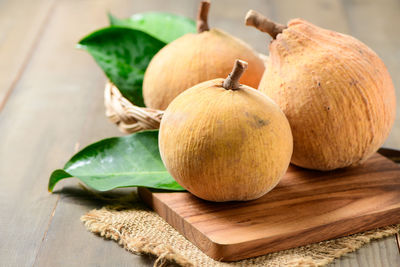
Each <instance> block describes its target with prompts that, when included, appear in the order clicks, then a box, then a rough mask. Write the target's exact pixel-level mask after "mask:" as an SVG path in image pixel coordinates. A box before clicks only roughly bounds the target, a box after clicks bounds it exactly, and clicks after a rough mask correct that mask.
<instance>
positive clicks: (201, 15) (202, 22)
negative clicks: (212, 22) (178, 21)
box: [197, 1, 210, 33]
mask: <svg viewBox="0 0 400 267" xmlns="http://www.w3.org/2000/svg"><path fill="white" fill-rule="evenodd" d="M209 10H210V2H209V1H201V2H200V6H199V11H198V13H197V32H198V33H202V32H204V31H208V30H209V29H210V28H209V27H208V11H209Z"/></svg>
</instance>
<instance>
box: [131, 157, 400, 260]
mask: <svg viewBox="0 0 400 267" xmlns="http://www.w3.org/2000/svg"><path fill="white" fill-rule="evenodd" d="M139 193H140V195H141V196H142V199H143V200H144V201H145V202H146V203H147V204H148V205H149V206H151V207H153V208H154V210H155V211H156V212H157V213H158V214H159V215H160V216H161V217H163V218H164V219H165V220H166V221H167V222H168V223H169V224H171V225H172V226H173V227H174V228H175V229H176V230H177V231H178V232H180V233H181V234H183V235H184V236H185V237H186V238H187V239H188V240H190V241H191V242H193V243H194V244H196V245H197V246H198V247H199V248H200V249H201V250H202V251H203V252H204V253H206V254H207V255H209V256H210V257H212V258H213V259H217V260H223V261H235V260H241V259H245V258H249V257H254V256H259V255H264V254H266V253H270V252H275V251H280V250H285V249H289V248H293V247H297V246H302V245H307V244H311V243H316V242H320V241H323V240H328V239H332V238H336V237H340V236H346V235H349V234H354V233H358V232H362V231H366V230H370V229H374V228H377V227H382V226H387V225H391V224H394V223H398V222H400V166H397V165H396V164H395V163H394V162H392V161H391V160H388V159H386V158H385V157H383V156H381V155H378V154H375V155H374V156H373V157H372V158H370V159H369V160H367V161H366V162H365V163H364V164H363V165H361V166H359V167H356V168H348V169H345V170H336V171H331V172H317V171H309V170H305V169H301V168H297V167H294V166H290V167H289V170H288V172H287V173H286V174H285V175H284V177H283V178H282V180H281V181H280V182H279V184H278V185H277V186H276V188H274V190H272V191H271V192H269V193H268V194H266V195H265V196H263V197H261V198H259V199H257V200H253V201H247V202H231V203H215V202H208V201H204V200H201V199H199V198H196V197H195V196H193V195H192V194H190V193H188V192H179V193H159V192H151V191H150V190H149V189H145V188H140V189H139Z"/></svg>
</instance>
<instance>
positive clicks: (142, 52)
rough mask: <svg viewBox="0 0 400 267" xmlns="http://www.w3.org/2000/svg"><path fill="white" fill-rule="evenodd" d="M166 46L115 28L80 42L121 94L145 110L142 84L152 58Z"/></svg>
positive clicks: (136, 33) (152, 39)
mask: <svg viewBox="0 0 400 267" xmlns="http://www.w3.org/2000/svg"><path fill="white" fill-rule="evenodd" d="M164 45H165V43H164V42H162V41H160V40H158V39H156V38H154V37H152V36H150V35H148V34H147V33H144V32H142V31H139V30H134V29H130V28H123V27H116V26H112V27H109V28H104V29H101V30H98V31H96V32H94V33H92V34H90V35H88V36H86V37H85V38H83V39H82V40H80V41H79V43H78V47H79V48H82V49H85V50H86V51H88V52H89V53H90V54H91V55H92V56H93V58H94V59H95V60H96V62H97V64H99V66H100V67H101V68H102V69H103V71H104V72H105V74H106V75H107V77H108V78H109V79H110V81H111V82H113V83H114V84H115V85H116V86H117V87H118V89H119V90H120V91H121V93H122V94H123V95H124V96H125V97H126V98H127V99H129V100H130V101H131V102H133V103H134V104H136V105H138V106H144V102H143V96H142V83H143V76H144V72H145V70H146V68H147V65H148V64H149V62H150V60H151V59H152V57H153V56H154V55H155V54H156V53H157V52H158V51H159V50H160V49H161V48H162V47H163V46H164Z"/></svg>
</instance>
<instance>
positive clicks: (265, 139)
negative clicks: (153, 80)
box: [159, 79, 293, 202]
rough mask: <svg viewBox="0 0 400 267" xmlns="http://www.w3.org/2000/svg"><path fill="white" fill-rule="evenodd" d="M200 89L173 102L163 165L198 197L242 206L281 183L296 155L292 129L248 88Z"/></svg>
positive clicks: (166, 120) (162, 143) (216, 84)
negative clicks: (236, 203)
mask: <svg viewBox="0 0 400 267" xmlns="http://www.w3.org/2000/svg"><path fill="white" fill-rule="evenodd" d="M223 81H224V80H223V79H215V80H211V81H207V82H203V83H201V84H198V85H196V86H194V87H192V88H190V89H188V90H187V91H185V92H183V93H182V94H180V95H179V96H178V97H177V98H175V99H174V100H173V101H172V102H171V104H170V105H169V107H168V108H167V110H166V111H165V114H164V116H163V119H162V121H161V126H160V132H159V147H160V153H161V157H162V160H163V162H164V164H165V166H166V168H167V169H168V171H169V172H170V174H171V175H172V176H173V177H174V178H175V180H176V181H177V182H178V183H179V184H180V185H182V186H183V187H184V188H185V189H187V190H188V191H190V192H191V193H193V194H194V195H196V196H197V197H199V198H202V199H205V200H210V201H218V202H221V201H235V200H237V201H242V200H251V199H256V198H259V197H261V196H262V195H264V194H266V193H267V192H268V191H270V190H271V189H272V188H273V187H275V185H276V184H277V183H278V182H279V180H280V178H281V177H282V176H283V174H284V173H285V172H286V170H287V168H288V165H289V162H290V157H291V155H292V150H293V143H292V134H291V131H290V125H289V123H288V121H287V119H286V117H285V115H284V114H283V112H282V111H281V110H280V109H279V108H278V106H277V105H276V104H275V103H274V102H273V101H272V100H270V99H269V98H268V97H267V96H265V95H263V94H262V93H260V92H258V91H257V90H255V89H253V88H250V87H248V86H244V85H241V86H240V88H239V89H238V90H227V89H225V88H223V87H222V84H223Z"/></svg>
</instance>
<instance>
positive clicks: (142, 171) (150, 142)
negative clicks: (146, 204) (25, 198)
mask: <svg viewBox="0 0 400 267" xmlns="http://www.w3.org/2000/svg"><path fill="white" fill-rule="evenodd" d="M70 177H76V178H78V179H79V180H81V181H82V182H83V183H85V184H86V185H87V186H89V187H91V188H93V189H96V190H99V191H107V190H111V189H114V188H118V187H136V186H139V187H150V188H156V189H165V190H174V191H183V190H184V189H183V188H182V187H181V186H180V185H179V184H178V183H177V182H176V181H175V180H174V179H173V178H172V177H171V175H170V174H169V173H168V171H167V170H166V169H165V167H164V165H163V163H162V160H161V157H160V152H159V150H158V131H146V132H141V133H135V134H132V135H128V136H124V137H113V138H108V139H104V140H101V141H99V142H97V143H94V144H91V145H89V146H87V147H86V148H84V149H82V150H81V151H79V152H78V153H77V154H76V155H75V156H73V157H72V158H71V159H70V160H69V161H68V163H67V164H66V165H65V166H64V169H62V170H61V169H58V170H55V171H54V172H53V173H52V174H51V176H50V180H49V185H48V189H49V191H50V192H51V191H53V188H54V186H55V185H56V184H57V183H58V182H59V181H60V180H62V179H66V178H70Z"/></svg>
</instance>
